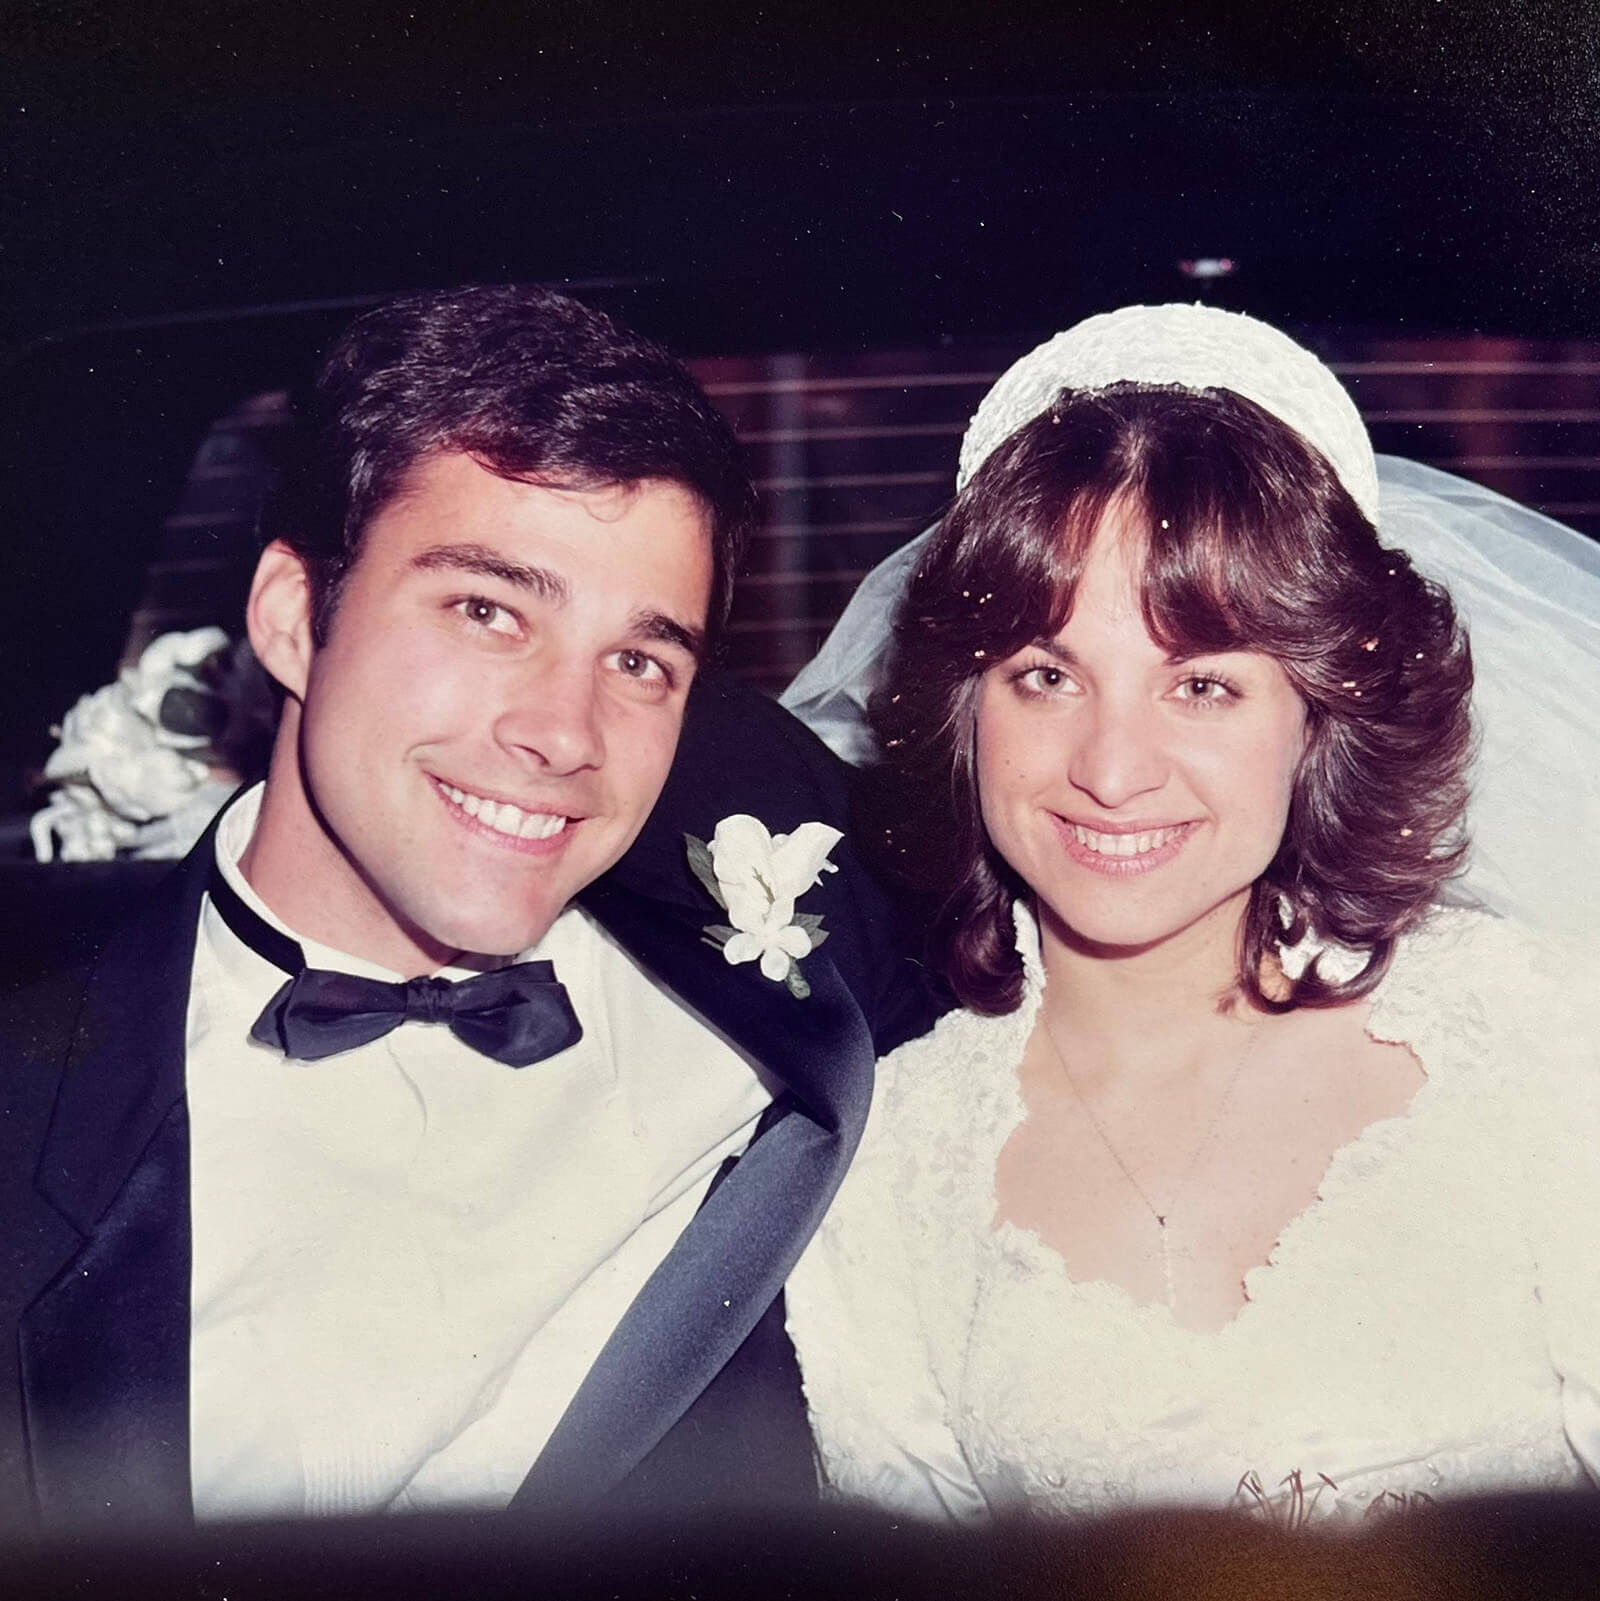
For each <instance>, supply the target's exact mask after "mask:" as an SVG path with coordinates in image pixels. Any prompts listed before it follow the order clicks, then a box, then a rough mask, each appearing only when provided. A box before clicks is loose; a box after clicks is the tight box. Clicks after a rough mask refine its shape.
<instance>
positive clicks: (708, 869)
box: [683, 834, 733, 939]
mask: <svg viewBox="0 0 1600 1601" xmlns="http://www.w3.org/2000/svg"><path fill="white" fill-rule="evenodd" d="M683 842H684V844H685V845H686V846H687V847H688V849H689V871H690V872H691V873H693V874H694V876H695V877H696V878H698V879H699V880H700V882H701V884H702V885H703V886H704V887H705V891H706V893H707V894H708V895H709V896H710V897H711V898H712V900H714V901H715V902H716V903H717V905H718V906H720V907H721V908H722V909H723V911H727V909H728V903H727V902H726V901H725V900H724V899H723V898H722V886H721V885H720V884H719V883H718V882H717V870H716V868H714V867H713V866H712V865H711V847H710V846H709V845H707V844H706V842H705V841H704V840H703V839H696V838H695V837H694V835H693V834H685V835H684V836H683ZM728 937H729V938H730V939H731V938H732V937H733V930H732V929H731V928H730V929H729V930H728Z"/></svg>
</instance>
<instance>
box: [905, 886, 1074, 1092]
mask: <svg viewBox="0 0 1600 1601" xmlns="http://www.w3.org/2000/svg"><path fill="white" fill-rule="evenodd" d="M1015 918H1016V930H1017V951H1018V953H1019V955H1020V956H1021V957H1022V967H1023V985H1022V998H1021V1001H1020V1002H1019V1004H1018V1005H1017V1007H1016V1008H1015V1009H1014V1010H1012V1011H1010V1012H1002V1013H986V1012H975V1011H971V1010H969V1009H967V1008H966V1007H958V1008H957V1009H956V1010H955V1011H953V1012H947V1013H945V1015H944V1016H943V1017H941V1018H940V1019H939V1021H938V1022H937V1023H936V1024H935V1025H934V1026H933V1028H932V1030H931V1031H930V1032H928V1033H927V1034H924V1035H922V1036H921V1037H920V1038H919V1039H914V1040H910V1041H908V1042H907V1043H906V1044H904V1045H902V1046H900V1047H899V1048H898V1049H897V1050H894V1051H891V1052H890V1053H889V1054H888V1055H887V1056H885V1057H883V1058H882V1059H881V1060H880V1061H879V1063H878V1082H877V1088H876V1091H875V1093H874V1111H875V1112H876V1113H877V1114H878V1116H879V1117H880V1118H893V1119H895V1120H896V1121H899V1120H900V1119H903V1118H905V1117H915V1116H917V1115H918V1114H919V1113H929V1112H932V1113H945V1112H948V1113H952V1114H955V1115H957V1116H959V1117H960V1118H962V1120H963V1121H970V1120H971V1118H972V1116H973V1114H974V1112H975V1111H977V1110H978V1109H979V1107H981V1106H982V1105H984V1104H986V1103H987V1102H989V1101H990V1100H992V1099H994V1098H996V1097H998V1098H999V1099H1001V1100H1002V1101H1007V1100H1008V1096H1009V1095H1010V1094H1014V1093H1015V1089H1014V1086H1015V1083H1016V1072H1017V1064H1018V1063H1019V1062H1020V1061H1021V1059H1022V1052H1023V1049H1024V1047H1025V1046H1026V1045H1027V1043H1028V1035H1029V1033H1030V1032H1031V1031H1032V1029H1033V1022H1034V1017H1035V1016H1036V1014H1037V1012H1038V1009H1039V999H1040V996H1041V995H1042V994H1043V991H1044V973H1043V966H1042V963H1041V961H1040V956H1039V933H1038V925H1037V924H1036V922H1035V921H1034V918H1033V915H1032V913H1031V912H1030V911H1029V910H1028V908H1027V907H1025V906H1022V905H1020V904H1019V905H1018V906H1017V908H1016V911H1015Z"/></svg>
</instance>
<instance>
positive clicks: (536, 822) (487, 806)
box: [440, 784, 567, 839]
mask: <svg viewBox="0 0 1600 1601" xmlns="http://www.w3.org/2000/svg"><path fill="white" fill-rule="evenodd" d="M440 788H442V789H443V790H444V792H445V794H446V795H448V796H449V797H450V799H451V800H453V801H454V802H455V803H456V805H457V806H459V807H460V808H461V810H462V811H464V812H465V813H466V814H467V815H468V816H469V817H476V818H477V819H478V821H479V822H480V823H486V824H487V825H488V826H489V827H490V828H492V829H493V830H494V831H495V833H497V834H510V835H511V836H512V837H513V838H516V839H549V838H550V837H551V836H552V835H554V834H559V833H560V832H561V830H562V829H563V828H565V827H566V826H567V819H566V818H565V817H564V816H562V815H561V814H560V813H550V812H525V811H523V810H522V808H521V807H520V806H513V805H512V804H511V802H510V801H492V800H484V799H483V797H482V796H481V795H469V794H468V793H467V792H466V791H465V790H464V789H457V788H455V786H454V785H452V784H442V785H441V786H440Z"/></svg>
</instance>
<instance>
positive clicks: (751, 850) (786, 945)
mask: <svg viewBox="0 0 1600 1601" xmlns="http://www.w3.org/2000/svg"><path fill="white" fill-rule="evenodd" d="M843 838H844V835H843V834H841V833H840V832H839V830H838V829H836V828H829V827H828V825H827V824H826V823H802V824H801V825H800V826H799V827H798V828H797V829H795V831H794V832H793V833H792V834H769V833H768V832H767V829H766V826H765V825H764V824H763V823H761V822H760V821H759V820H757V819H756V818H754V817H748V816H746V815H744V814H743V813H737V814H735V815H734V816H732V817H724V818H723V819H722V821H721V822H720V823H718V824H717V828H716V832H715V833H714V834H713V835H712V836H711V843H710V844H709V845H707V844H706V842H705V841H704V840H703V839H696V838H695V837H694V835H693V834H685V835H684V840H685V841H686V843H687V844H688V847H689V867H690V870H691V871H692V872H693V873H694V876H695V877H696V878H698V879H699V880H700V882H701V883H702V884H704V885H705V887H706V889H707V891H708V892H709V894H710V895H711V898H712V899H713V900H714V901H715V902H716V903H717V905H718V906H720V907H721V908H722V909H723V910H724V911H725V912H726V913H727V914H728V922H727V923H712V924H711V925H710V926H709V927H708V928H707V929H706V930H705V936H706V942H707V943H708V944H710V945H714V946H716V947H718V948H719V949H720V950H721V952H722V954H723V956H724V958H725V959H726V960H727V961H728V962H729V964H730V965H737V964H738V963H740V962H754V961H759V962H760V963H761V971H762V973H763V974H764V975H765V976H766V977H767V978H770V979H771V980H772V981H773V982H774V983H777V984H783V985H785V986H787V988H788V990H789V993H790V994H791V995H794V996H798V997H799V998H800V999H802V1000H803V999H804V998H805V997H806V996H807V995H809V994H810V993H811V986H810V985H809V984H808V983H807V982H806V979H805V975H804V974H803V973H802V972H801V971H800V958H801V957H803V956H809V955H810V954H811V952H812V951H814V950H815V949H816V948H817V947H818V946H819V945H820V944H821V943H822V942H823V941H824V940H825V939H826V938H827V937H828V934H827V930H826V929H824V928H823V926H822V918H821V917H820V916H819V915H817V914H816V913H814V912H801V913H799V914H798V915H797V914H796V912H795V909H794V903H795V901H796V900H798V899H799V898H800V896H802V895H803V894H805V892H806V891H807V890H808V889H810V888H811V887H812V885H813V884H816V883H818V882H820V880H821V878H822V875H823V874H824V873H836V872H838V868H837V867H835V866H834V864H833V863H832V862H830V861H829V860H828V852H829V851H831V850H832V849H833V847H834V846H835V845H837V844H838V843H839V841H840V840H841V839H843ZM730 925H731V926H730Z"/></svg>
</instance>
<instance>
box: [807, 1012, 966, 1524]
mask: <svg viewBox="0 0 1600 1601" xmlns="http://www.w3.org/2000/svg"><path fill="white" fill-rule="evenodd" d="M917 1043H918V1044H921V1043H922V1042H917ZM915 1048H916V1047H915V1045H914V1046H912V1047H910V1049H911V1050H913V1051H914V1050H915ZM905 1054H906V1052H905V1051H899V1052H896V1053H894V1055H893V1056H891V1057H889V1058H887V1059H886V1060H885V1061H884V1062H883V1063H882V1064H880V1068H879V1084H878V1093H877V1098H876V1100H875V1103H874V1109H873V1115H872V1118H871V1120H870V1121H869V1123H868V1126H867V1132H866V1134H865V1136H864V1138H863V1140H862V1146H861V1150H860V1152H859V1153H858V1155H857V1156H856V1159H855V1161H854V1163H853V1164H852V1166H851V1169H850V1172H849V1175H848V1176H847V1178H846V1179H845V1183H844V1185H843V1187H842V1188H841V1190H840V1192H839V1195H838V1197H837V1199H836V1200H835V1201H834V1204H833V1208H832V1210H831V1211H830V1212H829V1213H828V1216H827V1219H826V1220H825V1221H824V1223H823V1225H822V1227H821V1229H819V1230H818V1232H817V1235H816V1238H815V1239H814V1240H813V1241H812V1243H811V1245H810V1247H809V1248H808V1250H807V1251H806V1254H805V1255H804V1256H803V1257H802V1258H801V1260H800V1262H799V1263H798V1265H797V1266H796V1268H795V1270H794V1273H793V1274H792V1275H791V1277H790V1280H789V1287H788V1293H787V1304H788V1323H789V1333H790V1336H791V1337H792V1339H793V1340H794V1344H795V1349H796V1351H797V1352H798V1354H799V1357H800V1365H801V1369H802V1371H803V1374H804V1382H805V1392H806V1403H807V1406H808V1408H809V1410H810V1415H811V1426H812V1430H813V1432H814V1434H815V1435H816V1440H817V1448H818V1451H819V1453H820V1456H821V1459H822V1465H823V1470H824V1473H825V1475H826V1480H827V1485H828V1488H829V1490H830V1491H831V1492H832V1493H833V1494H835V1495H838V1496H842V1497H845V1498H849V1499H858V1500H864V1501H869V1502H871V1503H873V1504H874V1505H877V1506H882V1507H887V1508H890V1509H892V1510H894V1511H897V1512H902V1513H905V1514H907V1515H910V1516H916V1517H924V1518H931V1519H939V1520H945V1519H955V1520H968V1519H979V1518H982V1517H984V1516H985V1515H986V1511H987V1509H986V1504H985V1502H984V1499H983V1495H982V1492H981V1491H980V1490H979V1488H978V1485H977V1481H976V1480H975V1479H974V1478H973V1476H972V1474H971V1472H970V1471H969V1469H968V1467H967V1463H966V1459H965V1457H964V1456H963V1454H962V1451H961V1446H960V1444H959V1442H958V1441H957V1439H956V1436H955V1434H954V1432H953V1431H952V1429H951V1427H950V1421H949V1401H948V1397H947V1395H946V1393H945V1389H944V1386H943V1385H942V1384H941V1383H940V1380H939V1377H938V1375H937V1372H936V1364H935V1362H934V1359H933V1354H932V1351H931V1349H930V1334H931V1332H932V1331H930V1330H929V1328H928V1327H927V1324H926V1321H925V1318H924V1316H923V1309H922V1307H920V1306H919V1297H918V1289H919V1284H918V1270H917V1267H916V1262H917V1259H918V1255H919V1252H918V1249H917V1241H915V1240H914V1239H912V1238H911V1237H910V1231H909V1230H908V1227H907V1221H906V1219H907V1208H908V1201H909V1195H908V1184H909V1185H911V1186H913V1192H914V1186H915V1184H916V1175H915V1174H914V1173H911V1172H908V1163H912V1158H911V1153H910V1151H909V1149H908V1144H907V1142H906V1140H905V1139H904V1137H903V1136H904V1132H905V1131H904V1129H903V1128H901V1127H899V1126H894V1127H893V1128H892V1129H891V1125H892V1124H894V1123H895V1120H894V1119H893V1118H892V1117H886V1115H885V1107H886V1106H892V1105H893V1103H894V1101H895V1099H896V1097H895V1095H894V1076H895V1067H896V1064H897V1061H898V1060H899V1059H900V1058H901V1057H903V1056H904V1055H905ZM912 1165H914V1163H912Z"/></svg>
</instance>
